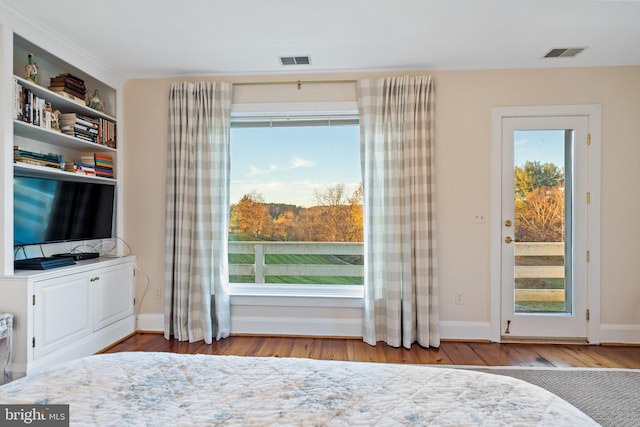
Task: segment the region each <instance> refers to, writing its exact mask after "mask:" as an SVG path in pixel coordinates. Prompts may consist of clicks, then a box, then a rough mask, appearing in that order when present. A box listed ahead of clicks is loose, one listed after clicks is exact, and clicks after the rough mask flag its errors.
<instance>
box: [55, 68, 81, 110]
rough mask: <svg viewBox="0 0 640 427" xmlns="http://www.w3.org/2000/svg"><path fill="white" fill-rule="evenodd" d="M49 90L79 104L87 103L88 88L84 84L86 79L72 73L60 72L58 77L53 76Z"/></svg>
mask: <svg viewBox="0 0 640 427" xmlns="http://www.w3.org/2000/svg"><path fill="white" fill-rule="evenodd" d="M49 90H50V91H52V92H55V93H57V94H58V95H61V96H64V97H65V98H67V99H70V100H72V101H75V102H77V103H78V104H82V105H87V102H86V99H85V98H86V95H87V88H86V87H85V85H84V80H82V79H80V78H78V77H76V76H73V75H71V74H68V73H67V74H60V75H59V76H57V77H51V84H50V85H49Z"/></svg>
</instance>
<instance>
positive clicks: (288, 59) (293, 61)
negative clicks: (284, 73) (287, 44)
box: [280, 55, 311, 65]
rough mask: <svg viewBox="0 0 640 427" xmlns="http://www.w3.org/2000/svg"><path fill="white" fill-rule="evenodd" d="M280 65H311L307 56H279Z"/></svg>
mask: <svg viewBox="0 0 640 427" xmlns="http://www.w3.org/2000/svg"><path fill="white" fill-rule="evenodd" d="M280 64H282V65H311V58H310V57H309V55H302V56H281V57H280Z"/></svg>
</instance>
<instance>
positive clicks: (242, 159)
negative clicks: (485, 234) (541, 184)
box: [231, 125, 564, 207]
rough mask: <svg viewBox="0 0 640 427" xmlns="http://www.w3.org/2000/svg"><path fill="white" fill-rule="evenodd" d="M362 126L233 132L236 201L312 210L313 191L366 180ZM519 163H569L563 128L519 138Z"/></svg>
mask: <svg viewBox="0 0 640 427" xmlns="http://www.w3.org/2000/svg"><path fill="white" fill-rule="evenodd" d="M359 138H360V135H359V128H358V125H347V126H308V127H273V128H267V127H256V128H235V127H234V128H232V129H231V203H237V202H238V201H239V200H240V198H241V197H242V196H243V195H245V194H248V193H252V192H257V193H259V194H261V195H262V196H263V197H264V200H265V201H266V202H273V203H288V204H292V205H297V206H305V207H308V206H313V205H315V204H316V203H315V199H314V197H313V195H314V190H318V191H323V190H325V189H326V188H328V187H329V186H332V185H335V184H338V183H343V184H345V185H346V188H347V195H351V193H352V192H353V191H354V190H355V189H356V187H357V185H358V183H359V182H360V181H361V175H360V145H359ZM514 143H515V146H514V162H515V164H516V165H519V166H522V165H523V164H524V163H525V162H526V161H527V160H533V161H539V162H541V163H554V164H555V165H557V166H558V167H560V168H562V167H563V165H564V148H563V147H564V130H527V131H516V132H515V134H514Z"/></svg>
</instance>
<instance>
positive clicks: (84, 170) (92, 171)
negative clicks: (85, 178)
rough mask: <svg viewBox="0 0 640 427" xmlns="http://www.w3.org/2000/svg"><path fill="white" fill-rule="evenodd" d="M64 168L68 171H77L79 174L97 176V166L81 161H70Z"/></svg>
mask: <svg viewBox="0 0 640 427" xmlns="http://www.w3.org/2000/svg"><path fill="white" fill-rule="evenodd" d="M64 170H65V171H67V172H72V173H77V174H79V175H89V176H96V168H95V167H93V166H92V165H87V164H85V163H81V162H73V163H68V164H67V165H66V166H65V168H64Z"/></svg>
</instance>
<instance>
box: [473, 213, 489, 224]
mask: <svg viewBox="0 0 640 427" xmlns="http://www.w3.org/2000/svg"><path fill="white" fill-rule="evenodd" d="M473 223H474V224H486V223H487V215H486V214H483V213H477V214H474V215H473Z"/></svg>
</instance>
